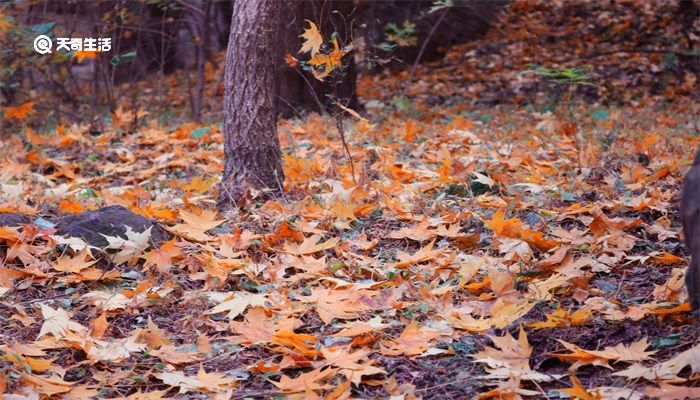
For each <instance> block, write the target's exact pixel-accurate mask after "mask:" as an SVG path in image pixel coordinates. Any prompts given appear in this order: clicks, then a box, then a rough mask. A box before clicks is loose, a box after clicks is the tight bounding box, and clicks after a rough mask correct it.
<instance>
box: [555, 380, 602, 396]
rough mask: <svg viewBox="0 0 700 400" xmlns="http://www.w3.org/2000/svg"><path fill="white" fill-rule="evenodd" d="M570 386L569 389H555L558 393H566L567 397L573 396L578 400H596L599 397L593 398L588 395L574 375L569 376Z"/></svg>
mask: <svg viewBox="0 0 700 400" xmlns="http://www.w3.org/2000/svg"><path fill="white" fill-rule="evenodd" d="M571 384H572V385H573V387H572V388H570V389H557V391H558V392H562V393H566V394H568V395H569V396H573V397H575V398H577V399H580V400H597V399H600V396H593V395H592V394H590V393H588V391H587V390H586V388H584V387H583V386H582V385H581V381H579V380H578V378H577V377H576V375H571Z"/></svg>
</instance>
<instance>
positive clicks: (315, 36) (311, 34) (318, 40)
mask: <svg viewBox="0 0 700 400" xmlns="http://www.w3.org/2000/svg"><path fill="white" fill-rule="evenodd" d="M305 21H306V22H308V23H309V28H308V29H304V33H302V34H301V35H300V37H302V38H304V42H303V43H302V45H301V48H300V49H299V53H306V52H311V56H312V57H313V56H314V55H316V54H318V52H319V51H320V50H321V45H323V36H321V32H319V30H318V27H317V26H316V24H314V23H313V22H311V21H309V20H308V19H306V20H305Z"/></svg>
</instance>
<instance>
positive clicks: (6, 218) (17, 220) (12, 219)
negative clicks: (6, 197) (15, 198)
mask: <svg viewBox="0 0 700 400" xmlns="http://www.w3.org/2000/svg"><path fill="white" fill-rule="evenodd" d="M31 222H32V219H31V218H29V216H27V215H24V214H16V213H3V214H0V226H20V225H24V224H29V223H31Z"/></svg>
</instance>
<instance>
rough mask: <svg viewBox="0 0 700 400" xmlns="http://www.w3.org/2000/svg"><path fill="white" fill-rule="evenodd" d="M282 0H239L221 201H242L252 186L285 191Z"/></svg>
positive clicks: (228, 78) (229, 69) (228, 77)
mask: <svg viewBox="0 0 700 400" xmlns="http://www.w3.org/2000/svg"><path fill="white" fill-rule="evenodd" d="M279 11H280V4H279V2H278V1H277V0H254V1H236V2H235V3H234V5H233V16H232V18H231V34H230V36H229V44H228V50H227V52H226V72H225V75H224V157H225V163H224V175H223V177H222V180H221V187H220V192H219V199H218V200H219V205H220V206H223V205H228V204H231V203H234V204H238V203H239V202H240V201H241V200H243V199H244V196H245V194H246V192H247V190H248V188H250V187H252V188H256V189H271V190H273V191H280V190H282V182H283V180H284V174H283V173H282V161H281V151H280V143H279V138H278V137H277V127H276V121H275V119H276V118H275V117H276V115H275V114H276V113H275V99H274V94H275V87H276V85H275V83H276V82H275V62H276V61H277V60H276V59H275V54H276V52H275V43H276V42H277V39H278V38H276V37H275V33H276V32H278V29H279V26H281V20H280V16H281V14H280V12H279Z"/></svg>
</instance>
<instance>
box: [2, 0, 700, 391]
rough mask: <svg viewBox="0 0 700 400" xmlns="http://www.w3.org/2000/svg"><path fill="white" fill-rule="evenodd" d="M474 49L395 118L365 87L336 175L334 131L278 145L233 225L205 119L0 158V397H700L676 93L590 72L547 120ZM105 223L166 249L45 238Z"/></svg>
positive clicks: (395, 76) (516, 75)
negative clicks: (59, 223) (0, 221)
mask: <svg viewBox="0 0 700 400" xmlns="http://www.w3.org/2000/svg"><path fill="white" fill-rule="evenodd" d="M591 7H594V5H593V6H591ZM550 11H551V10H550ZM654 11H659V10H658V9H656V10H652V11H651V12H649V13H648V14H649V18H652V17H653V18H656V14H654ZM551 12H552V14H556V10H554V11H551ZM514 13H516V14H517V10H515V11H514ZM628 13H629V14H631V15H632V14H634V15H636V18H642V22H644V21H645V20H644V19H643V18H644V16H645V15H647V14H645V13H641V14H639V13H636V14H635V12H633V11H632V10H631V11H629V12H628ZM640 15H641V16H640ZM512 17H513V16H512V15H510V14H509V15H507V16H505V17H504V18H503V22H502V23H503V24H509V26H511V28H510V29H511V30H510V31H509V32H519V33H518V34H519V35H525V34H526V33H523V32H528V30H527V29H525V30H524V31H523V30H520V31H519V30H518V29H515V28H513V26H514V24H515V26H516V27H517V26H518V25H517V24H516V22H514V21H513V20H512V19H511V18H512ZM545 17H546V15H545V16H544V17H542V18H545ZM550 17H551V15H550ZM620 18H622V17H620ZM533 19H534V20H537V18H533ZM660 20H663V18H660ZM635 21H636V20H635ZM523 23H524V22H523ZM620 23H621V24H623V23H624V18H622V22H620ZM556 26H560V25H556ZM496 28H497V29H495V30H494V32H495V33H490V34H489V36H487V38H486V39H485V40H484V41H482V42H481V43H479V44H469V45H465V46H460V47H456V48H454V49H451V50H450V51H448V53H447V56H446V58H445V59H444V60H441V61H437V62H433V63H426V64H422V65H420V66H419V69H418V70H417V73H416V79H415V80H414V81H413V82H411V83H410V84H408V86H407V87H406V90H405V94H403V95H399V93H401V92H402V89H403V85H404V84H405V81H406V77H407V71H401V72H388V71H387V72H385V73H381V74H377V75H365V76H362V77H361V79H360V81H359V94H360V97H361V100H362V102H363V104H364V110H363V111H362V114H363V115H364V116H365V117H366V119H365V118H364V117H363V118H357V117H355V116H352V115H350V114H348V115H347V116H346V119H345V126H346V129H345V132H346V134H347V136H348V138H347V139H348V148H349V151H350V153H351V155H352V160H353V162H352V163H350V162H349V158H348V157H347V155H346V150H345V148H344V147H343V145H342V142H341V140H340V136H339V133H338V131H337V130H336V127H335V121H334V120H333V119H332V118H330V117H325V116H319V115H316V114H310V115H304V116H303V117H299V118H292V119H286V120H282V121H280V122H279V124H278V133H279V137H280V141H281V145H282V149H283V158H284V160H283V161H284V172H285V177H286V180H285V192H284V194H283V195H281V196H279V197H277V198H273V199H269V198H266V197H265V196H264V194H263V193H254V194H253V198H251V200H250V201H249V202H248V204H247V205H246V206H245V207H244V208H242V209H240V210H217V209H216V206H215V201H214V200H215V198H216V194H217V193H216V190H217V182H218V179H219V175H220V174H221V170H222V160H223V150H222V133H221V127H220V125H219V124H218V123H217V122H216V120H217V116H216V113H212V115H211V116H209V117H210V118H211V120H212V123H211V124H209V123H207V124H196V123H192V122H187V121H186V120H185V119H183V118H179V117H177V116H178V115H180V114H185V113H186V110H185V105H184V102H183V103H180V104H172V103H171V107H172V109H171V110H170V111H169V113H165V112H156V111H155V110H148V109H143V110H139V111H138V117H139V120H140V123H139V125H138V126H136V127H134V126H132V124H131V121H133V120H134V113H135V112H136V111H134V110H130V109H129V107H120V108H119V109H118V110H117V112H115V113H114V114H112V115H111V116H109V118H106V119H105V121H104V127H103V128H102V129H100V130H97V131H96V130H91V129H88V126H87V124H83V125H80V124H76V125H69V126H63V125H61V126H58V127H55V128H53V130H51V131H50V132H49V134H40V133H34V132H33V131H32V130H31V129H29V128H25V129H24V132H23V134H22V135H14V136H11V137H7V138H5V139H4V140H3V143H2V149H1V150H2V160H3V161H2V170H1V171H0V212H3V213H18V214H23V215H29V216H30V217H31V222H30V223H28V224H19V225H18V226H8V227H0V243H2V244H1V245H0V254H2V256H3V257H2V262H0V313H1V314H2V315H3V316H4V317H5V321H3V323H2V324H0V344H1V346H0V351H1V352H2V354H3V356H4V358H2V359H0V393H3V392H4V393H13V395H12V396H7V395H6V398H8V399H9V398H11V399H19V398H37V396H39V395H42V396H45V397H46V396H56V397H57V398H68V399H84V398H90V397H101V398H129V399H140V398H148V399H159V398H182V399H185V398H214V399H230V398H234V399H237V398H275V397H280V398H300V399H302V398H303V399H313V398H330V399H344V398H381V397H389V396H391V398H396V399H402V398H405V399H411V398H425V399H450V398H455V399H457V398H472V397H476V396H477V395H479V396H480V398H504V399H517V398H520V397H525V398H528V397H529V398H554V399H555V398H567V397H568V398H579V399H642V398H661V399H682V398H685V397H688V398H700V388H698V387H697V386H698V384H697V376H696V374H697V372H698V371H700V355H699V354H700V345H699V344H698V339H699V336H700V328H698V324H697V323H696V322H694V321H693V320H692V319H691V317H690V315H689V314H688V305H687V303H685V300H686V293H685V289H684V287H683V276H684V273H685V269H686V267H687V265H688V254H687V251H686V249H685V246H684V244H683V242H682V234H681V232H680V223H679V218H678V200H679V189H680V187H681V183H682V176H683V174H684V173H685V171H687V170H688V168H689V166H690V164H691V162H692V158H693V156H694V149H695V148H696V147H697V145H698V142H699V138H698V133H699V131H698V129H699V126H698V115H700V114H699V111H700V110H699V107H700V106H699V105H698V102H697V101H696V100H697V97H696V94H695V93H696V83H697V80H695V81H693V75H692V73H691V75H688V71H687V70H684V69H682V68H680V67H678V66H677V65H676V66H674V67H673V68H671V67H669V69H667V70H660V69H658V68H657V67H658V66H659V65H665V64H664V63H665V62H666V61H667V60H665V59H663V57H661V58H658V59H652V60H651V61H650V59H649V58H644V60H647V62H646V63H642V65H643V68H648V70H649V71H656V72H653V73H657V74H658V76H657V78H658V79H655V80H654V79H652V80H650V81H649V82H646V81H645V80H644V79H646V78H644V79H642V78H639V79H638V78H637V75H635V74H639V76H646V75H645V73H646V72H649V71H641V72H640V70H639V68H641V67H639V66H634V67H633V66H632V64H633V62H631V61H629V60H628V59H626V58H625V59H624V60H625V61H620V60H621V59H619V60H618V61H617V62H615V60H614V58H616V57H617V55H611V57H608V58H605V59H604V60H601V61H600V62H599V63H598V64H597V66H598V67H599V69H598V70H594V71H593V72H594V73H593V74H592V77H591V82H592V83H593V84H594V86H592V89H590V88H588V87H586V88H582V90H580V91H576V92H574V96H573V98H572V100H571V111H572V113H571V114H569V112H568V111H567V107H566V105H567V101H566V99H562V98H561V93H560V92H558V91H557V88H556V85H554V86H552V85H548V84H546V83H544V84H543V83H542V79H541V77H537V76H532V75H521V74H520V71H522V70H524V69H527V64H528V63H530V62H533V61H536V60H531V59H530V58H529V57H530V56H529V55H527V54H529V53H528V52H527V49H522V46H516V47H517V48H518V49H519V50H518V51H522V55H521V56H519V55H518V54H519V53H518V51H516V50H515V49H509V48H508V46H510V45H513V46H515V45H514V44H507V43H508V38H507V37H506V38H505V39H504V37H503V36H497V35H499V33H498V32H500V29H498V26H497V27H496ZM567 29H568V28H567ZM572 29H573V28H572ZM629 29H631V28H630V26H629V25H627V26H626V28H625V27H622V28H620V31H619V32H618V34H620V35H624V34H625V32H627V31H626V30H629ZM520 39H524V40H525V41H526V42H527V43H529V42H528V41H527V37H525V38H520ZM579 40H580V39H579ZM625 40H629V38H625ZM640 40H641V39H640ZM609 41H610V40H608V41H607V42H609ZM607 42H606V43H607ZM557 43H559V42H557ZM546 51H551V53H552V54H557V55H558V54H560V53H559V49H557V48H552V49H549V48H547V49H546ZM546 51H545V50H542V52H543V54H545V55H546V54H547V53H546ZM477 55H478V56H477ZM506 56H508V57H512V59H511V60H510V62H511V63H512V67H510V68H505V67H503V66H502V65H503V63H502V62H501V63H498V62H496V61H494V60H499V59H502V58H503V57H506ZM489 57H490V58H489ZM639 57H641V56H639ZM543 58H544V60H543V61H542V62H547V61H550V60H548V59H547V57H546V56H543ZM611 59H612V60H611ZM489 60H490V61H489ZM516 61H517V62H516ZM628 61H629V65H626V64H625V63H627V62H628ZM679 63H680V61H679ZM674 65H675V64H674ZM678 65H680V64H678ZM606 68H607V69H606ZM659 68H660V67H659ZM632 69H634V71H636V72H629V71H631V70H632ZM610 70H614V73H611V74H609V75H607V78H606V79H605V81H604V82H603V81H602V80H596V79H597V78H596V76H599V74H601V73H603V71H610ZM664 71H665V72H664ZM649 73H651V72H649ZM597 74H598V75H597ZM659 80H664V81H665V82H667V84H666V85H664V86H658V87H656V86H654V85H656V84H657V83H658V81H659ZM182 81H183V79H182V77H181V76H178V75H177V74H174V75H172V76H170V77H168V78H167V82H166V83H167V87H168V88H169V89H168V90H169V91H170V92H169V94H168V97H169V98H178V99H184V98H186V95H185V94H184V93H182V92H180V93H179V95H178V92H177V91H178V90H180V91H182V89H178V88H179V87H182V86H183V85H180V84H179V83H181V82H182ZM516 83H517V84H516ZM139 85H140V87H139V90H140V92H142V93H145V94H146V95H148V94H149V93H152V92H153V91H155V90H156V87H157V86H158V85H160V82H157V81H155V80H154V81H144V82H141V83H139ZM683 85H685V86H683ZM652 86H654V87H652ZM211 90H212V96H211V97H212V98H215V96H214V94H215V93H216V88H215V87H214V88H212V89H211ZM571 115H573V117H574V118H575V124H572V119H571ZM109 205H121V206H124V207H126V208H128V209H129V210H131V211H132V212H134V213H136V214H140V215H142V216H145V217H147V218H150V219H153V220H155V221H157V223H158V225H159V226H162V227H163V228H164V229H166V230H167V231H168V232H169V235H170V236H169V238H166V241H165V242H163V243H157V244H154V243H153V240H152V239H153V238H152V237H151V236H149V233H145V234H140V233H134V232H129V234H128V236H126V237H124V238H121V239H120V238H116V237H109V238H106V240H107V242H109V243H110V245H109V246H107V247H105V248H95V247H88V246H86V245H85V243H84V242H83V241H81V240H79V239H77V238H69V237H66V235H59V234H58V233H57V231H56V229H55V224H54V223H53V222H52V221H55V218H56V216H57V215H65V214H77V213H81V212H84V211H87V210H95V209H99V208H100V207H104V206H109ZM15 225H16V224H15Z"/></svg>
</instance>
